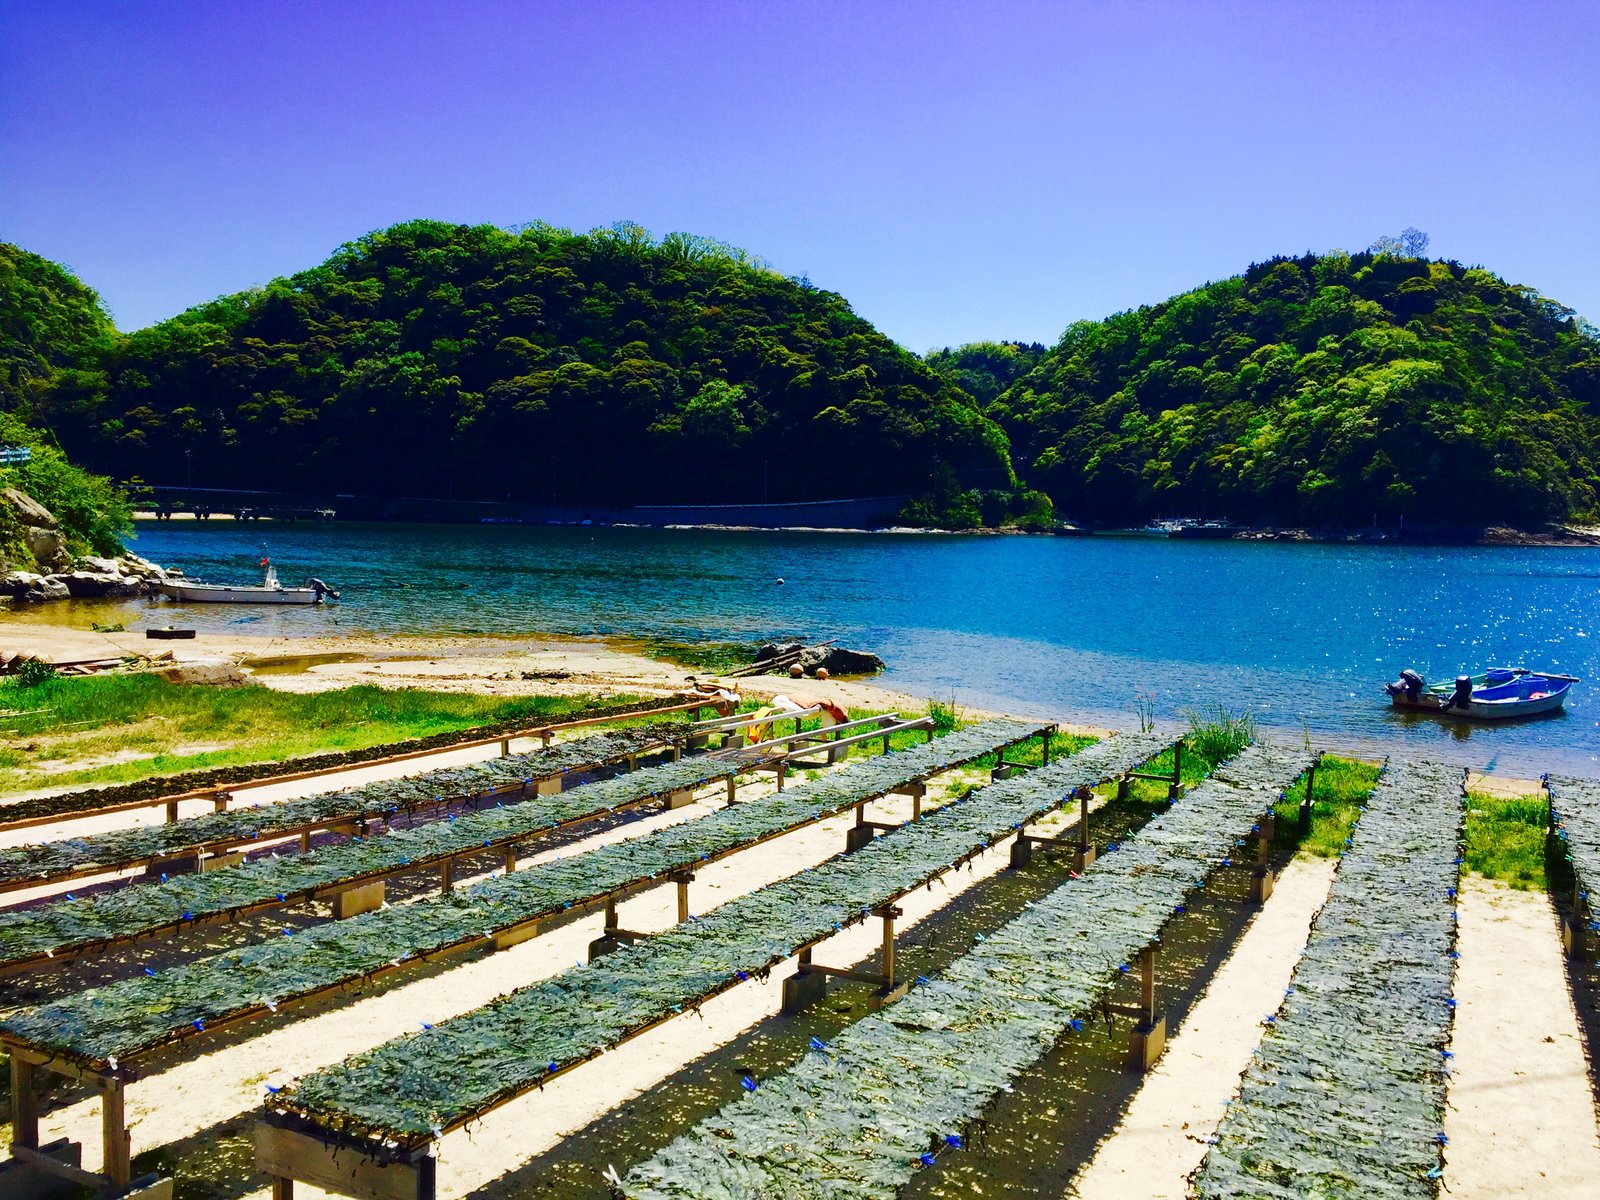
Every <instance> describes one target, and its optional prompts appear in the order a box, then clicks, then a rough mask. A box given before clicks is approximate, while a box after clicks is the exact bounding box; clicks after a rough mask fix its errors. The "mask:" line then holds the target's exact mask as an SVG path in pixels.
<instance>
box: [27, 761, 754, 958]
mask: <svg viewBox="0 0 1600 1200" xmlns="http://www.w3.org/2000/svg"><path fill="white" fill-rule="evenodd" d="M742 769H743V767H742V766H741V764H740V763H738V762H737V761H735V760H733V759H729V758H713V757H697V758H685V759H683V760H682V761H680V762H668V763H661V764H658V765H656V766H652V767H643V768H641V769H639V770H637V771H634V772H631V773H629V774H626V775H619V776H617V777H615V778H612V779H603V780H600V781H598V782H595V783H586V784H584V785H582V786H581V787H575V788H573V789H572V790H571V791H567V792H562V793H559V794H557V795H554V796H544V797H540V798H539V799H537V800H528V801H525V802H523V803H520V804H513V805H510V806H509V807H507V806H500V805H497V806H496V807H494V808H488V809H484V810H483V811H481V812H473V813H467V814H465V815H462V816H454V815H452V816H451V817H449V818H448V819H446V820H442V821H435V822H432V823H430V824H427V825H421V826H418V827H416V828H414V829H391V830H388V831H387V832H385V833H382V834H379V835H377V836H374V837H368V838H353V839H351V840H350V841H349V842H346V843H343V844H340V845H334V846H323V847H320V848H318V849H315V850H311V851H309V852H307V853H305V854H293V855H283V856H279V857H272V858H264V859H260V860H258V861H256V862H249V863H245V864H243V865H242V866H237V867H231V868H229V869H227V870H222V871H213V872H209V873H206V874H198V875H180V876H174V877H172V878H170V879H166V880H164V881H162V882H160V883H149V884H135V885H131V886H128V887H124V888H119V889H118V890H116V891H112V892H106V893H103V894H101V895H97V896H86V897H82V898H79V899H73V900H59V901H56V902H55V903H53V904H48V905H44V906H42V907H40V908H35V909H28V910H24V911H21V912H11V913H5V914H0V967H5V966H16V965H20V964H21V963H24V962H27V961H29V960H36V959H39V958H41V957H44V956H48V955H52V954H60V953H62V952H63V951H67V950H75V949H78V948H81V947H87V946H98V945H104V944H111V943H115V942H119V941H126V940H128V939H130V938H133V937H138V936H143V935H146V934H149V933H154V932H159V931H162V930H167V929H181V928H183V927H185V926H187V925H189V924H191V923H193V922H196V921H201V920H206V919H215V918H218V917H222V916H233V915H237V914H238V913H241V912H246V911H249V910H251V909H255V908H261V907H266V906H270V905H274V904H285V903H292V902H295V901H299V900H305V899H309V898H311V897H313V896H316V895H318V894H320V893H322V892H324V891H327V890H330V889H333V890H337V889H336V888H335V885H339V886H343V885H345V884H349V883H352V882H355V881H359V880H362V879H367V878H371V877H374V876H381V875H386V874H390V873H393V872H395V871H400V870H405V869H409V868H421V867H423V866H426V865H428V864H430V863H439V862H443V861H444V860H446V859H449V858H453V857H455V856H457V855H460V854H466V853H470V852H472V851H473V850H476V849H484V848H493V847H501V846H505V845H509V844H511V843H515V842H518V841H521V840H522V839H525V838H528V837H532V836H535V835H537V834H540V833H543V832H545V831H547V830H550V829H555V828H559V827H560V826H562V825H566V824H569V823H571V822H574V821H581V820H587V819H590V818H593V817H597V816H601V815H604V814H605V813H609V812H614V811H616V810H617V809H619V808H624V807H628V806H630V805H634V804H639V803H642V802H645V801H648V800H650V799H652V798H655V797H658V796H665V795H668V794H669V793H671V792H676V791H680V790H683V789H685V788H696V787H701V786H704V785H705V784H708V783H715V782H717V781H718V780H723V779H728V778H730V777H732V776H734V775H736V774H738V773H739V772H740V771H741V770H742ZM463 770H470V768H463Z"/></svg>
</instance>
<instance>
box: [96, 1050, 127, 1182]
mask: <svg viewBox="0 0 1600 1200" xmlns="http://www.w3.org/2000/svg"><path fill="white" fill-rule="evenodd" d="M100 1131H101V1134H102V1136H103V1137H104V1140H105V1163H104V1165H103V1166H102V1167H101V1168H100V1173H101V1174H103V1175H104V1176H105V1177H106V1179H107V1180H108V1181H110V1184H111V1191H112V1194H113V1195H117V1194H120V1193H122V1192H125V1191H127V1190H128V1183H129V1181H130V1180H131V1179H132V1177H133V1165H132V1152H131V1151H130V1149H129V1144H128V1121H127V1111H126V1106H125V1104H124V1097H123V1092H122V1080H120V1079H106V1078H102V1079H101V1080H100Z"/></svg>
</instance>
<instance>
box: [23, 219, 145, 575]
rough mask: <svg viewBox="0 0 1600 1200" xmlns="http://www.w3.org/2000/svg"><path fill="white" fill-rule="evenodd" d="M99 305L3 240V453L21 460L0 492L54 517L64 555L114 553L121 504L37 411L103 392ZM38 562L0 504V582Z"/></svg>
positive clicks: (105, 341)
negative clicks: (18, 452) (25, 498)
mask: <svg viewBox="0 0 1600 1200" xmlns="http://www.w3.org/2000/svg"><path fill="white" fill-rule="evenodd" d="M116 342H117V334H116V330H115V329H114V328H113V327H112V324H111V318H110V317H108V316H107V315H106V312H105V309H104V308H102V307H101V304H100V297H99V296H97V295H95V293H94V291H93V290H92V289H90V288H88V287H86V286H84V285H83V284H82V283H80V282H79V281H78V279H77V278H76V277H75V276H74V275H73V274H72V273H71V272H70V271H67V270H65V269H64V268H62V267H60V266H58V265H57V264H55V263H53V262H51V261H49V260H48V259H45V258H40V257H39V256H38V255H37V254H30V253H28V252H27V251H25V250H19V249H18V248H17V247H15V246H10V245H7V244H5V243H3V242H0V446H5V447H10V448H13V449H19V448H26V449H27V450H28V451H30V452H31V457H30V458H29V459H28V461H26V462H19V463H15V464H11V465H6V464H0V489H5V488H17V489H20V490H21V491H23V492H25V493H27V494H28V495H29V496H31V497H32V498H33V499H34V500H37V501H38V502H39V503H40V504H43V505H44V506H45V507H46V508H47V509H49V510H50V512H51V513H52V514H53V515H54V517H55V518H56V520H57V521H58V522H59V525H60V532H61V534H62V535H63V538H64V540H65V543H66V544H65V547H64V549H65V550H66V552H68V553H74V554H82V553H86V552H88V551H94V552H95V553H97V554H114V553H116V552H117V551H118V550H120V549H121V541H120V538H121V535H122V534H123V533H124V532H125V531H126V529H127V526H128V506H127V505H126V504H125V503H124V501H123V498H122V494H121V492H119V491H117V490H116V489H115V488H114V487H113V486H112V485H111V482H110V480H107V479H104V478H102V477H99V476H95V475H91V474H89V473H88V472H86V471H83V470H81V469H80V468H79V467H77V466H75V465H74V464H72V463H71V462H69V461H68V460H67V458H66V456H65V455H64V454H63V453H62V452H61V450H60V448H59V447H58V446H57V445H56V441H55V438H54V436H53V434H52V432H51V430H49V429H48V428H46V427H45V421H44V414H43V412H42V411H41V410H43V409H45V408H47V407H48V406H49V405H51V404H53V403H60V404H63V405H67V406H71V405H73V404H77V403H81V402H83V401H84V399H85V398H88V400H89V402H92V401H93V399H94V398H96V397H98V396H99V395H101V394H102V391H103V389H104V385H105V376H104V374H103V373H102V371H101V366H102V364H103V363H104V361H105V360H106V358H107V356H108V355H110V354H111V353H112V351H113V349H114V347H115V346H116ZM36 567H43V568H45V569H49V564H45V563H41V562H38V561H37V560H36V557H35V555H34V552H33V550H32V549H31V548H30V546H29V543H28V539H27V535H26V530H25V528H24V526H23V524H22V523H21V520H20V518H19V516H18V514H17V513H16V512H15V511H14V507H13V505H12V504H11V503H10V502H9V501H8V500H6V499H4V498H0V575H3V574H4V573H5V572H6V570H7V569H10V568H23V569H28V570H32V569H34V568H36Z"/></svg>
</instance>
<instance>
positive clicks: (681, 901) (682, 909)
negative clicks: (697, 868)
mask: <svg viewBox="0 0 1600 1200" xmlns="http://www.w3.org/2000/svg"><path fill="white" fill-rule="evenodd" d="M673 881H674V882H675V883H677V885H678V924H680V925H682V924H683V923H684V922H685V921H687V920H688V919H689V885H690V884H691V883H693V882H694V876H693V875H674V876H673Z"/></svg>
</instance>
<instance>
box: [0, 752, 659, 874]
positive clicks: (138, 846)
mask: <svg viewBox="0 0 1600 1200" xmlns="http://www.w3.org/2000/svg"><path fill="white" fill-rule="evenodd" d="M688 729H689V727H688V726H687V725H684V724H678V725H654V726H638V727H634V728H629V729H618V730H613V731H608V732H604V733H596V734H591V735H589V736H588V737H583V738H578V739H576V740H574V741H570V742H557V743H556V744H555V745H553V746H549V747H547V748H544V749H540V750H533V751H530V752H529V753H527V754H515V755H510V756H508V757H505V758H492V759H486V760H485V761H483V762H479V763H472V764H469V765H467V766H460V767H443V768H440V769H437V770H433V771H427V772H424V773H421V774H417V775H409V776H405V777H403V778H400V779H385V780H380V781H378V782H375V783H368V784H364V785H363V786H361V787H358V788H341V789H338V790H336V791H328V792H320V793H318V794H317V795H314V796H306V797H304V798H302V799H299V800H285V801H283V802H282V803H277V804H261V805H256V806H254V807H250V808H238V809H232V810H230V811H225V812H217V813H208V814H207V815H205V816H201V817H194V818H191V819H189V820H185V821H173V822H170V823H167V824H162V825H144V826H139V827H137V828H134V829H114V830H111V831H109V832H106V833H97V834H92V835H90V836H87V837H79V838H64V839H61V840H59V841H53V842H40V843H32V844H28V845H23V846H17V847H14V848H12V849H7V850H0V884H11V885H16V884H22V883H32V882H44V881H47V880H50V879H54V878H58V877H60V876H63V875H71V874H82V873H84V872H86V871H88V870H94V869H98V870H106V871H110V870H115V869H117V868H118V867H123V866H127V865H130V864H138V863H145V862H149V861H151V860H153V859H159V858H165V857H174V856H177V855H181V854H184V853H193V852H195V851H197V850H200V849H204V848H208V847H212V846H218V845H233V844H240V843H244V842H248V841H252V840H254V839H256V838H262V837H271V836H273V835H274V834H277V833H279V832H280V831H282V830H294V829H300V828H304V827H306V826H310V825H317V824H324V823H327V822H329V821H334V820H364V819H371V818H375V817H381V818H389V817H394V816H402V815H404V816H409V815H411V814H413V813H416V812H421V811H426V810H428V809H430V808H436V807H438V806H440V805H443V804H448V803H451V802H453V801H457V800H460V799H463V798H465V797H469V796H478V795H482V794H484V793H486V792H493V791H498V790H501V789H505V788H511V787H515V786H517V785H519V784H521V785H527V784H531V783H533V782H534V781H535V780H539V779H549V778H551V777H552V776H559V775H565V774H569V773H571V772H572V771H577V770H582V769H584V768H588V767H596V766H600V765H603V764H605V763H609V762H615V761H617V760H619V759H623V758H626V757H628V756H629V755H634V754H639V753H641V752H643V751H645V750H647V749H649V748H650V747H652V746H659V745H664V744H666V743H668V742H669V741H670V740H671V739H672V738H674V737H681V736H683V735H685V734H686V733H687V732H688Z"/></svg>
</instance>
